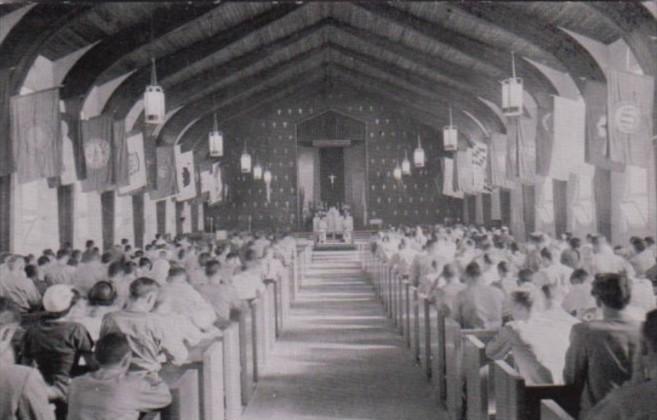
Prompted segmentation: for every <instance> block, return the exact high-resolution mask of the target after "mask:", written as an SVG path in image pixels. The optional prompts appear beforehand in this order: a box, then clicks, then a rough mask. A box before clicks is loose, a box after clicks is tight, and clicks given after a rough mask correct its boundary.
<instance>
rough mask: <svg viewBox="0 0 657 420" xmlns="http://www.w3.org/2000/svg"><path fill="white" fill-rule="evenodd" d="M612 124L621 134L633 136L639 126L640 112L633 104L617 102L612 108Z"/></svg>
mask: <svg viewBox="0 0 657 420" xmlns="http://www.w3.org/2000/svg"><path fill="white" fill-rule="evenodd" d="M614 123H615V124H616V129H617V130H618V131H620V132H621V133H623V134H635V133H636V132H637V131H638V130H639V126H640V125H641V110H640V109H639V107H638V106H637V104H635V103H633V102H628V101H622V102H619V103H617V104H616V105H615V106H614Z"/></svg>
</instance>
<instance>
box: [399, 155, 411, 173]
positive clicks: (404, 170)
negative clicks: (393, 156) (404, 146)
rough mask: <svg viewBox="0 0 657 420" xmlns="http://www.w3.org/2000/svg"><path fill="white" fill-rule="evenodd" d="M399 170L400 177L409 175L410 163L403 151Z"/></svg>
mask: <svg viewBox="0 0 657 420" xmlns="http://www.w3.org/2000/svg"><path fill="white" fill-rule="evenodd" d="M401 170H402V175H410V174H411V161H410V160H408V154H407V153H406V151H405V150H404V160H402V164H401Z"/></svg>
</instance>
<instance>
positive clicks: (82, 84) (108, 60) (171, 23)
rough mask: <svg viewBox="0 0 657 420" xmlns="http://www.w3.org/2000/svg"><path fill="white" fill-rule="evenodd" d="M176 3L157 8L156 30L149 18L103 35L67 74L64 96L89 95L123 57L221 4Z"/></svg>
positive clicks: (62, 93)
mask: <svg viewBox="0 0 657 420" xmlns="http://www.w3.org/2000/svg"><path fill="white" fill-rule="evenodd" d="M174 6H176V7H174V8H173V9H175V10H172V8H171V7H170V6H169V7H161V8H158V9H156V10H154V11H153V17H152V21H153V28H152V34H151V31H150V29H149V22H140V23H138V24H135V25H133V26H131V27H129V28H125V29H123V30H122V31H120V32H118V33H116V34H113V35H112V36H110V37H107V38H105V39H103V40H102V41H101V42H99V43H98V44H96V45H95V46H94V47H93V48H91V49H90V50H89V51H88V52H87V53H86V54H85V55H84V56H83V57H82V58H80V60H78V62H77V63H75V65H74V66H73V67H72V68H71V70H70V71H69V72H68V74H67V75H66V78H65V79H64V82H63V85H64V86H63V87H62V89H61V92H60V94H61V97H62V98H64V99H66V98H70V97H73V96H80V95H87V94H88V92H89V91H90V90H91V88H92V87H93V86H94V83H95V82H96V81H97V79H98V77H99V76H100V75H101V74H102V73H103V72H104V71H105V70H106V69H108V68H109V67H110V66H111V65H112V64H114V63H115V62H117V61H118V60H119V59H120V58H121V57H123V56H125V55H127V54H129V53H131V52H133V51H135V50H137V49H138V48H140V47H142V46H143V45H146V44H149V43H150V42H151V41H152V40H153V39H157V38H159V37H161V36H162V35H165V34H167V33H169V32H171V31H172V30H174V29H176V28H178V27H180V26H183V25H185V24H187V23H189V22H190V21H194V20H195V19H197V18H198V17H200V16H202V15H204V14H205V13H206V12H208V11H209V10H211V9H213V8H215V7H217V6H216V5H215V4H213V3H202V4H194V5H186V7H177V6H178V3H176V4H175V5H174ZM172 12H174V13H175V19H174V20H172V19H171V13H172Z"/></svg>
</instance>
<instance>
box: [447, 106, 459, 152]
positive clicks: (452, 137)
mask: <svg viewBox="0 0 657 420" xmlns="http://www.w3.org/2000/svg"><path fill="white" fill-rule="evenodd" d="M458 138H459V133H458V130H457V129H456V127H455V126H454V121H453V120H452V106H451V105H450V106H449V125H448V126H445V127H443V149H445V151H447V152H453V151H455V150H457V149H458V144H459V142H458Z"/></svg>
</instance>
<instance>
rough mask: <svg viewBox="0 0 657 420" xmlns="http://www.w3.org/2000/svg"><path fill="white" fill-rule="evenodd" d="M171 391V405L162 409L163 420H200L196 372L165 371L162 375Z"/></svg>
mask: <svg viewBox="0 0 657 420" xmlns="http://www.w3.org/2000/svg"><path fill="white" fill-rule="evenodd" d="M160 375H161V376H162V379H163V380H164V381H165V382H166V383H167V385H168V386H169V389H170V390H171V397H172V400H171V404H170V405H169V406H168V407H166V408H164V409H162V410H161V412H160V418H161V419H162V420H200V419H201V416H200V412H199V407H200V403H199V389H198V386H199V379H198V373H197V371H195V370H189V369H181V368H175V369H169V370H167V369H165V370H162V372H161V373H160Z"/></svg>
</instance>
